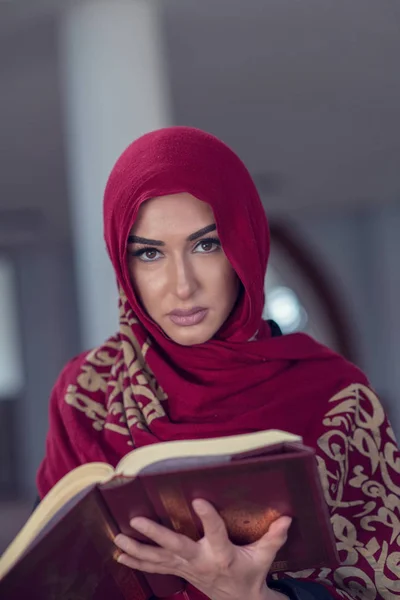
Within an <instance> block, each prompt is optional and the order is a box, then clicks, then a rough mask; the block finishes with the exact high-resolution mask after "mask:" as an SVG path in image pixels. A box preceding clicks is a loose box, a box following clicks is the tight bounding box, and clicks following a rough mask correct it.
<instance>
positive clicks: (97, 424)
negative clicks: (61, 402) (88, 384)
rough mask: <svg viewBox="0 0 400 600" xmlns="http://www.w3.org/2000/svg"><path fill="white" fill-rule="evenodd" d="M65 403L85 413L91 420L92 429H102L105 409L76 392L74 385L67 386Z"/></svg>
mask: <svg viewBox="0 0 400 600" xmlns="http://www.w3.org/2000/svg"><path fill="white" fill-rule="evenodd" d="M65 402H66V403H67V404H69V405H70V406H73V407H74V408H77V409H78V410H80V411H82V412H83V413H85V415H86V416H87V417H88V418H89V419H92V420H93V427H94V429H96V430H97V431H100V430H101V429H103V427H104V424H105V421H106V417H107V411H106V409H105V408H104V406H102V405H101V404H99V403H98V402H95V400H91V399H90V398H88V397H87V396H85V395H84V394H81V393H79V392H77V386H76V385H69V386H68V388H67V392H66V394H65Z"/></svg>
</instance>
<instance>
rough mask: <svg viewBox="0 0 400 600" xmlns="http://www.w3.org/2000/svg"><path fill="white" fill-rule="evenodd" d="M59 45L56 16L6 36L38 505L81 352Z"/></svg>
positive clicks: (24, 410)
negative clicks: (63, 394) (55, 423)
mask: <svg viewBox="0 0 400 600" xmlns="http://www.w3.org/2000/svg"><path fill="white" fill-rule="evenodd" d="M57 46H58V40H57V22H56V20H55V18H53V17H51V16H50V15H47V16H43V17H42V18H40V19H38V20H37V21H30V22H28V21H26V22H24V23H23V25H22V26H21V29H17V30H15V31H13V32H12V34H11V33H10V34H8V33H7V35H4V36H2V37H1V38H0V88H1V94H0V119H1V140H0V221H1V222H0V246H1V248H2V251H3V252H5V253H9V255H10V256H12V257H13V260H14V262H15V265H16V278H17V289H18V317H19V325H20V331H21V347H22V361H23V368H24V380H25V386H24V390H23V392H22V394H21V395H20V396H19V398H18V403H17V404H18V406H17V416H16V420H17V439H16V445H17V448H18V464H17V465H16V469H17V470H18V483H19V489H20V492H21V493H22V495H23V496H27V497H29V498H31V499H33V498H34V497H35V496H36V490H35V475H36V470H37V467H38V465H39V463H40V461H41V459H42V457H43V454H44V444H45V437H46V432H47V425H48V401H49V396H50V391H51V388H52V386H53V385H54V382H55V380H56V378H57V376H58V374H59V371H60V369H61V368H62V366H63V364H65V362H66V361H67V360H68V359H69V358H71V356H73V355H74V354H76V353H77V352H78V351H79V350H80V339H79V331H78V324H77V306H76V290H75V276H74V270H73V260H72V244H71V240H70V233H71V230H70V219H69V207H68V190H67V183H66V175H65V157H64V148H63V120H62V106H61V98H60V90H59V80H58V51H57ZM32 216H33V217H34V218H33V219H31V217H32ZM27 217H28V218H27ZM36 217H37V218H36ZM2 224H3V225H4V227H3V228H2V227H1V225H2ZM31 225H35V227H33V228H32V230H29V228H30V226H31ZM21 240H25V242H26V241H27V240H29V243H25V242H24V243H21Z"/></svg>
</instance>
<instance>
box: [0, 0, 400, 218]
mask: <svg viewBox="0 0 400 600" xmlns="http://www.w3.org/2000/svg"><path fill="white" fill-rule="evenodd" d="M68 1H69V0H64V2H60V0H42V1H40V0H32V1H30V2H28V1H27V0H14V2H6V3H1V2H0V68H1V67H2V68H7V70H8V71H9V70H10V68H11V67H12V63H13V60H17V55H18V48H21V47H22V45H23V44H22V45H21V42H25V43H28V42H27V40H28V38H29V36H31V37H32V39H33V37H34V36H35V35H36V34H35V32H38V35H37V38H38V39H39V35H40V27H39V26H38V23H39V21H40V20H43V18H47V16H48V14H49V13H53V12H54V9H55V8H57V10H59V9H60V6H61V7H63V8H64V9H65V7H66V5H67V3H68ZM72 1H75V2H76V1H79V0H72ZM97 1H100V0H97ZM110 1H111V0H110ZM114 1H115V0H113V2H114ZM131 1H135V0H131ZM152 1H155V0H152ZM160 4H161V6H162V11H163V20H164V23H165V43H166V54H167V64H168V70H169V79H170V86H171V95H172V98H173V107H174V120H175V122H177V123H179V124H191V125H195V126H199V127H202V128H204V129H207V130H209V131H212V132H214V133H216V134H217V135H219V136H221V137H222V138H223V139H224V140H225V141H226V142H228V143H229V144H231V145H232V146H233V147H234V148H235V149H236V150H237V151H238V153H239V154H240V155H241V157H242V158H243V159H244V160H245V162H246V163H247V165H248V166H249V168H250V170H251V172H252V173H253V175H254V176H255V178H256V180H257V182H258V184H259V187H260V189H261V191H262V192H265V199H266V203H267V205H268V207H270V208H271V209H277V210H279V209H285V210H286V209H293V210H295V209H298V208H301V209H304V208H307V207H314V208H315V207H321V208H326V207H331V206H332V205H337V204H339V205H341V206H351V207H352V206H354V205H355V204H357V203H359V202H372V203H375V202H392V201H397V200H400V168H399V165H400V135H399V134H400V4H399V2H398V0H351V1H349V0H160ZM115 5H117V2H116V1H115ZM41 39H44V37H43V36H41ZM7 48H8V49H9V51H8V52H6V49H7ZM25 55H26V52H25V53H24V56H25ZM21 56H22V54H21ZM1 57H2V58H1ZM29 72H30V71H29ZM32 76H33V73H32ZM43 85H44V83H43ZM43 89H44V88H43ZM43 93H44V92H43ZM21 101H22V99H21ZM54 130H55V131H56V132H58V135H59V133H60V127H55V128H54ZM49 131H51V130H48V131H47V135H49ZM53 145H54V144H53ZM48 146H49V147H52V144H51V143H50V140H49V143H48Z"/></svg>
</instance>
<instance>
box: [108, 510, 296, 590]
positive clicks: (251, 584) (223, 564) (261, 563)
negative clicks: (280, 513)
mask: <svg viewBox="0 0 400 600" xmlns="http://www.w3.org/2000/svg"><path fill="white" fill-rule="evenodd" d="M193 509H194V510H195V512H196V514H197V515H198V516H199V518H200V520H201V522H202V524H203V529H204V537H203V538H202V539H201V540H199V541H198V542H194V541H193V540H191V539H190V538H188V537H186V536H184V535H180V534H178V533H175V532H173V531H170V530H169V529H167V528H166V527H163V526H162V525H159V524H157V523H154V522H153V521H151V520H149V519H145V518H142V517H138V518H135V519H132V521H131V526H132V527H133V528H134V529H136V530H137V531H139V532H140V533H143V534H145V535H146V536H147V537H148V538H150V539H151V540H153V541H154V542H155V543H156V544H158V546H159V547H156V546H150V545H148V544H142V543H140V542H138V541H136V540H133V539H131V538H129V537H127V536H124V535H122V534H120V535H118V536H117V537H116V538H115V543H116V545H117V546H118V547H119V548H120V549H121V550H122V551H123V552H124V554H122V555H121V556H120V557H119V559H118V560H119V562H120V563H122V564H124V565H126V566H128V567H131V568H132V569H138V570H140V571H145V572H147V573H161V574H170V575H177V576H178V577H182V578H183V579H185V580H186V581H188V582H189V583H191V584H192V585H194V586H195V587H196V588H197V589H199V590H200V591H201V592H203V593H204V594H206V596H208V597H209V598H211V599H212V600H235V599H237V600H272V599H273V600H275V598H277V597H280V596H281V594H279V593H278V592H274V591H273V590H270V589H269V588H268V587H267V584H266V579H267V574H268V571H269V569H270V567H271V564H272V563H273V561H274V559H275V556H276V553H277V552H278V550H279V549H280V548H281V547H282V546H283V545H284V543H285V542H286V539H287V532H288V529H289V527H290V523H291V519H290V518H289V517H281V518H280V519H278V520H277V521H275V522H274V523H273V524H272V525H271V526H270V528H269V531H268V532H267V533H266V534H265V535H264V536H263V537H262V538H260V539H259V540H258V541H257V542H255V543H253V544H250V545H248V546H235V545H234V544H232V543H231V542H230V540H229V538H228V534H227V531H226V527H225V523H224V521H223V520H222V518H221V517H220V516H219V514H218V513H217V511H216V510H215V508H214V507H213V506H212V505H211V504H209V503H208V502H206V501H205V500H194V501H193Z"/></svg>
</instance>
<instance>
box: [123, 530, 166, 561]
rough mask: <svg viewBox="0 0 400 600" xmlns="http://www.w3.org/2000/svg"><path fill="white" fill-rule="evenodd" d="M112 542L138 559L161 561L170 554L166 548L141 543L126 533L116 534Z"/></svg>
mask: <svg viewBox="0 0 400 600" xmlns="http://www.w3.org/2000/svg"><path fill="white" fill-rule="evenodd" d="M114 543H115V544H116V546H118V548H119V549H120V550H122V551H123V552H125V553H126V554H129V556H131V557H132V558H135V559H138V560H148V561H151V562H154V563H161V562H163V561H165V559H166V558H167V557H169V556H170V552H169V551H168V550H164V548H158V547H156V546H149V545H148V544H141V543H140V542H138V541H137V540H134V539H132V538H130V537H128V536H127V535H122V534H119V535H117V537H116V538H115V540H114Z"/></svg>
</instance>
